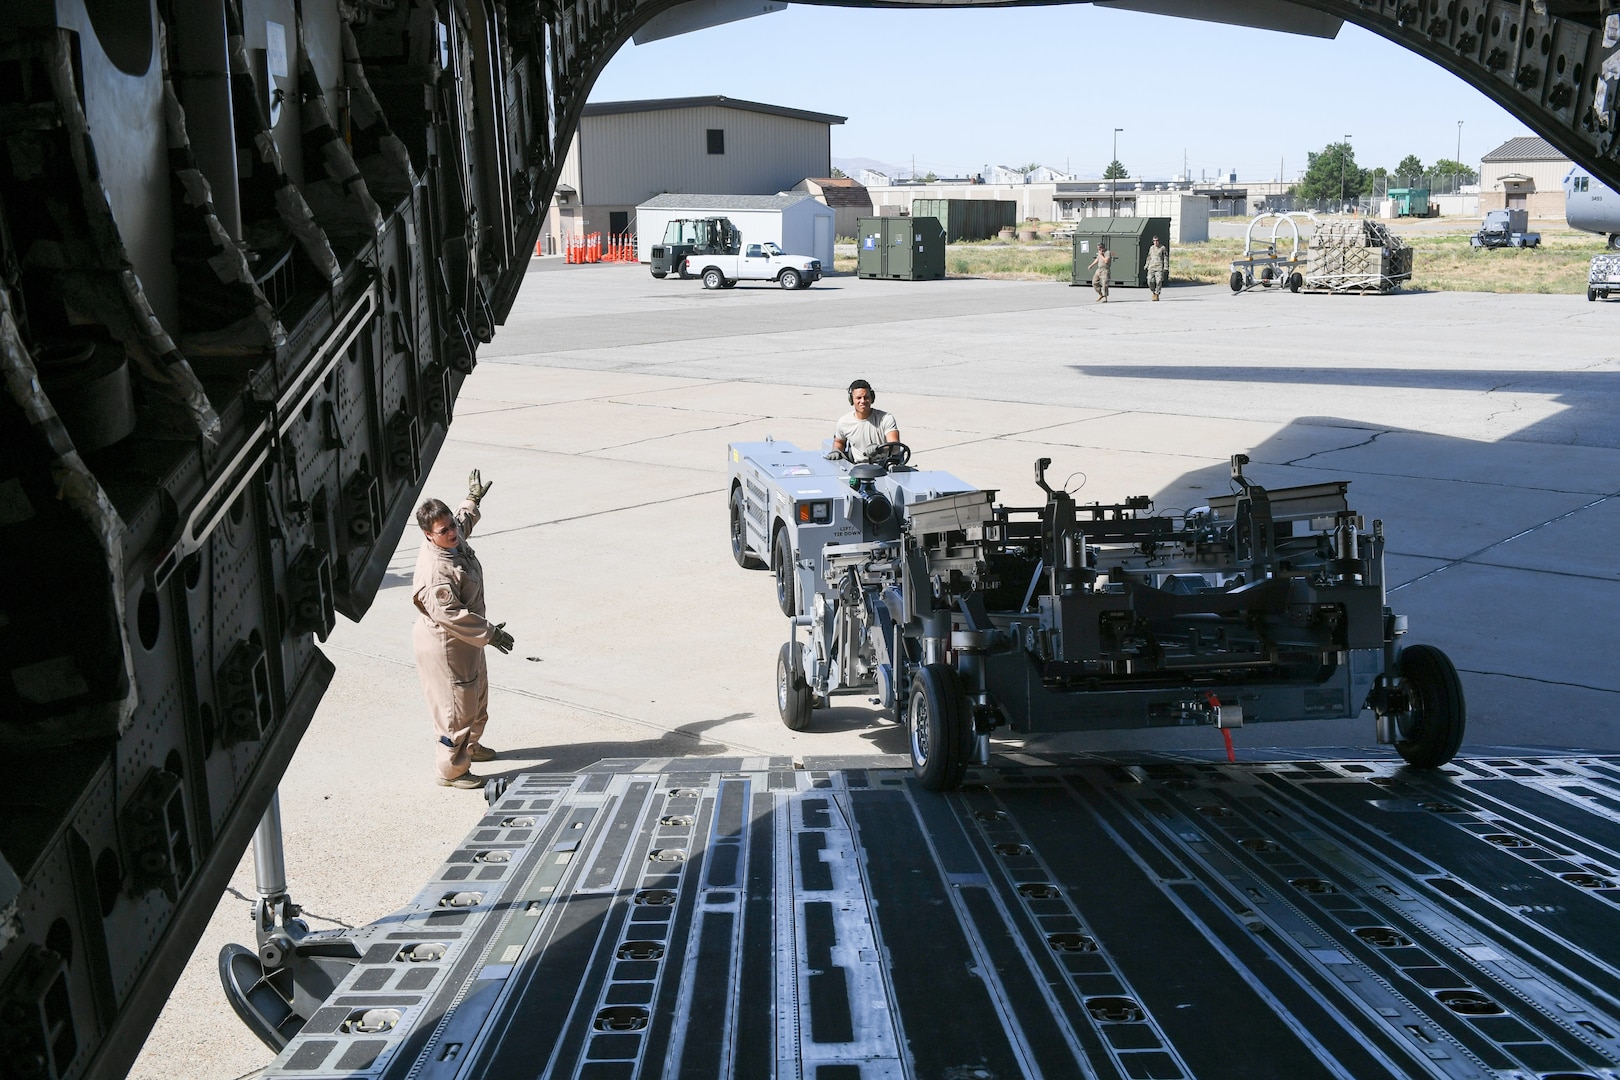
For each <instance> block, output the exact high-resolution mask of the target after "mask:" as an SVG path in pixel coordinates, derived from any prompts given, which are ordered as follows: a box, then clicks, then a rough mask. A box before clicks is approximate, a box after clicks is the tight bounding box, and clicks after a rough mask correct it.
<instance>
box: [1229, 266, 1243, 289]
mask: <svg viewBox="0 0 1620 1080" xmlns="http://www.w3.org/2000/svg"><path fill="white" fill-rule="evenodd" d="M1229 284H1230V285H1231V286H1232V291H1233V292H1235V293H1240V292H1242V291H1243V273H1242V271H1239V270H1234V271H1232V279H1231V281H1230V282H1229Z"/></svg>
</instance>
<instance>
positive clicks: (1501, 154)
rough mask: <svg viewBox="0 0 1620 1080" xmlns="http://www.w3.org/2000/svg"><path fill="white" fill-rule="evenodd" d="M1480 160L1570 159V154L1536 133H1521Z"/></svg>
mask: <svg viewBox="0 0 1620 1080" xmlns="http://www.w3.org/2000/svg"><path fill="white" fill-rule="evenodd" d="M1479 160H1480V161H1482V162H1484V161H1568V160H1569V155H1568V154H1566V153H1564V152H1563V151H1562V150H1560V149H1558V148H1557V147H1556V146H1554V145H1553V144H1552V143H1550V142H1548V141H1547V140H1546V139H1540V138H1537V137H1536V136H1534V135H1521V136H1519V137H1518V138H1516V139H1509V140H1508V141H1507V142H1505V143H1503V144H1502V145H1501V146H1498V147H1497V148H1496V149H1495V150H1492V151H1491V152H1490V153H1488V154H1486V155H1485V156H1484V157H1482V158H1480V159H1479Z"/></svg>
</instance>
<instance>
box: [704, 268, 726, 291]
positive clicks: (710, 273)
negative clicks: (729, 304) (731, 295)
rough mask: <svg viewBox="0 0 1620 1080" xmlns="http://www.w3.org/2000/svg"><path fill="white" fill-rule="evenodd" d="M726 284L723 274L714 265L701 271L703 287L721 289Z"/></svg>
mask: <svg viewBox="0 0 1620 1080" xmlns="http://www.w3.org/2000/svg"><path fill="white" fill-rule="evenodd" d="M725 286H726V278H725V275H724V274H722V273H720V271H718V270H716V269H715V268H714V267H712V266H711V267H709V269H707V270H705V271H703V287H704V288H705V289H723V288H725Z"/></svg>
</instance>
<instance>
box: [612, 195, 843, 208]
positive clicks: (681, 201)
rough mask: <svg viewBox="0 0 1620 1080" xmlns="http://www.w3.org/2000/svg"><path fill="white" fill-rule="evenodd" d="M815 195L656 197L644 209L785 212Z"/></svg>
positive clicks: (644, 204) (812, 200) (648, 201)
mask: <svg viewBox="0 0 1620 1080" xmlns="http://www.w3.org/2000/svg"><path fill="white" fill-rule="evenodd" d="M806 199H809V200H810V201H811V202H816V201H817V200H816V197H815V196H814V195H811V194H808V193H807V192H803V191H796V192H794V193H793V194H791V195H679V194H666V195H654V196H653V197H652V198H650V199H648V200H647V201H646V202H644V203H642V204H641V206H640V207H637V209H641V208H642V207H646V208H650V209H653V210H785V209H787V208H788V207H790V206H794V205H796V204H798V203H801V202H804V200H806Z"/></svg>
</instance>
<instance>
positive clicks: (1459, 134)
mask: <svg viewBox="0 0 1620 1080" xmlns="http://www.w3.org/2000/svg"><path fill="white" fill-rule="evenodd" d="M1452 160H1454V161H1456V163H1457V169H1458V170H1459V171H1458V172H1454V173H1452V174H1451V175H1452V176H1454V177H1455V176H1458V175H1460V171H1461V169H1462V121H1461V120H1459V121H1457V156H1456V157H1455V158H1453V159H1452ZM1451 186H1452V187H1453V188H1454V189H1456V188H1457V186H1458V185H1457V181H1456V180H1453V181H1452V182H1451ZM1456 193H1457V192H1456V190H1453V191H1452V194H1453V195H1455V194H1456Z"/></svg>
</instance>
